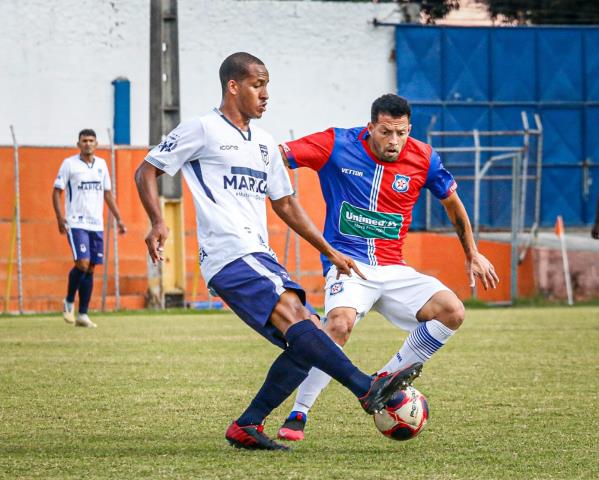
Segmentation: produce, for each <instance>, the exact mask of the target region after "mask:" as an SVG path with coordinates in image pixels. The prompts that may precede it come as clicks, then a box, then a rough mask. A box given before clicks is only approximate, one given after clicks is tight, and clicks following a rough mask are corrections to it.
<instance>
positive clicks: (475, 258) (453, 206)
mask: <svg viewBox="0 0 599 480" xmlns="http://www.w3.org/2000/svg"><path fill="white" fill-rule="evenodd" d="M441 204H442V205H443V207H444V208H445V211H446V212H447V216H448V217H449V220H451V223H452V224H453V226H454V228H455V231H456V233H457V235H458V238H459V239H460V243H461V244H462V249H463V250H464V253H465V254H466V270H467V272H468V277H469V278H470V286H471V287H474V284H475V278H476V277H478V278H479V279H480V281H481V282H482V284H483V287H484V289H485V290H487V289H488V288H489V286H490V287H492V288H496V287H497V284H498V283H499V277H498V276H497V274H496V273H495V268H494V267H493V264H492V263H491V262H490V261H489V260H488V259H487V258H486V257H485V256H484V255H483V254H482V253H480V252H479V251H478V248H477V247H476V243H475V242H474V235H473V234H472V226H471V225H470V219H469V218H468V213H467V212H466V208H465V207H464V204H463V203H462V200H460V197H459V196H458V194H457V192H453V193H452V194H451V195H449V196H448V197H446V198H444V199H442V200H441Z"/></svg>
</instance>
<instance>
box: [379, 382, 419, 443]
mask: <svg viewBox="0 0 599 480" xmlns="http://www.w3.org/2000/svg"><path fill="white" fill-rule="evenodd" d="M428 416H429V412H428V402H427V401H426V397H425V396H424V395H422V393H420V392H419V391H418V390H416V389H415V388H414V387H408V388H406V389H405V390H401V391H399V392H397V393H396V394H395V396H394V397H393V398H392V399H391V400H389V401H388V402H387V405H386V407H385V409H384V410H382V411H381V412H380V413H375V414H374V424H375V425H376V428H378V429H379V431H380V432H381V433H382V434H383V435H385V436H386V437H389V438H391V439H393V440H409V439H410V438H414V437H415V436H416V435H418V434H419V433H420V432H421V431H422V429H423V428H424V426H425V425H426V422H427V420H428Z"/></svg>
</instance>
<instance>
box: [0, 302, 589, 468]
mask: <svg viewBox="0 0 599 480" xmlns="http://www.w3.org/2000/svg"><path fill="white" fill-rule="evenodd" d="M94 321H96V322H97V323H98V324H99V328H98V329H96V330H85V329H76V328H73V327H69V326H67V325H66V324H65V323H64V322H63V321H62V320H61V319H60V318H57V317H22V318H18V317H13V318H6V317H5V318H2V319H0V478H44V479H47V478H65V479H71V478H72V479H81V478H88V479H92V478H115V479H136V478H152V479H155V478H182V479H183V478H185V479H187V478H199V479H211V478H219V479H220V478H222V479H226V478H230V479H236V480H237V479H244V478H256V479H269V478H273V479H304V478H313V479H343V480H346V479H398V478H410V479H471V478H472V479H473V478H484V479H487V478H488V479H508V480H514V479H533V478H534V479H536V478H543V479H550V478H560V479H570V478H580V479H591V478H599V460H598V458H599V433H598V432H599V414H598V413H597V412H598V411H599V399H598V395H599V394H598V391H599V388H598V387H599V308H597V307H581V308H576V309H568V308H554V309H549V308H543V309H534V308H526V309H486V310H473V311H470V312H469V314H468V318H467V321H466V323H465V324H464V326H463V327H462V329H461V330H460V332H459V333H458V334H457V335H456V336H455V337H454V338H453V339H452V340H451V341H450V342H449V343H448V344H447V346H446V347H444V349H443V350H441V351H440V352H439V353H438V354H437V355H436V356H435V357H434V358H433V359H432V360H431V361H430V362H428V363H427V365H426V367H425V370H424V374H423V377H422V378H421V379H419V380H418V381H417V383H416V386H417V387H418V388H419V389H420V390H421V391H423V392H424V393H425V394H426V395H427V397H428V399H429V403H430V407H431V420H430V422H429V424H428V425H427V428H426V429H425V430H424V431H423V433H422V434H421V435H420V436H419V437H418V438H416V439H414V440H411V441H409V442H393V441H391V440H388V439H386V438H384V437H383V436H382V435H380V434H379V433H378V432H377V431H376V430H375V428H374V425H373V423H372V419H371V418H369V416H367V415H365V414H364V413H363V412H362V411H361V409H360V407H359V406H358V403H357V402H356V401H355V400H354V399H353V398H352V396H351V394H350V393H349V392H347V391H345V390H344V389H343V388H342V387H340V386H339V385H337V384H331V386H330V387H329V388H328V389H327V390H326V391H325V393H324V394H323V395H322V397H321V398H320V399H319V401H318V403H317V405H316V407H315V408H314V410H313V412H312V413H311V415H310V417H311V418H310V422H309V424H308V429H307V440H306V441H305V442H302V443H299V444H297V445H294V446H295V448H294V451H293V452H292V453H290V454H285V453H281V452H246V451H238V450H235V449H232V448H230V447H228V446H227V445H226V443H225V440H224V437H223V434H224V430H225V428H226V427H227V425H228V423H229V422H230V421H231V419H232V418H234V417H235V416H236V415H238V414H239V413H240V412H241V411H242V410H243V408H244V407H245V406H246V404H247V403H248V402H249V400H250V399H251V397H252V396H253V394H254V392H255V391H256V390H257V388H258V387H259V385H260V384H261V382H262V379H263V377H264V374H265V372H266V370H267V368H268V366H269V365H270V363H271V362H272V360H273V359H274V357H275V355H276V354H277V350H276V349H275V347H272V346H270V345H269V344H267V342H266V341H264V340H262V339H261V338H260V337H258V336H257V335H256V334H255V333H253V332H252V331H251V330H250V329H249V328H247V327H245V326H244V325H243V324H242V323H241V321H240V320H238V319H236V318H234V317H233V316H232V315H222V314H221V315H201V316H200V315H198V316H189V315H176V314H169V315H163V316H158V315H141V314H140V315H131V316H126V317H118V316H106V317H102V316H100V315H94ZM404 336H405V335H404V334H403V333H401V332H399V331H397V330H396V329H394V328H393V327H391V326H389V324H387V323H386V322H385V321H384V320H383V319H382V318H381V317H379V316H377V315H370V316H368V317H367V318H366V319H365V320H363V321H362V323H361V324H360V325H359V327H358V328H357V329H356V331H355V334H354V337H353V338H352V341H351V342H350V345H349V347H348V348H347V352H348V354H349V355H350V356H351V357H352V358H353V359H354V361H355V362H356V363H357V364H358V365H359V366H361V367H363V368H364V369H365V371H367V372H371V371H374V370H376V368H377V367H379V366H381V365H382V364H384V363H385V362H386V361H387V360H388V357H390V356H391V355H392V354H393V353H394V352H395V351H396V349H397V347H398V346H399V345H400V342H401V341H402V340H403V338H404ZM290 405H291V402H290V401H288V402H287V403H286V404H284V405H283V407H282V408H280V409H278V410H277V411H276V412H274V413H273V415H272V417H271V419H270V422H269V423H268V424H267V431H268V432H269V433H271V434H272V433H274V432H275V431H276V429H277V427H278V425H279V423H280V422H281V421H282V420H283V418H284V416H285V415H286V413H287V410H288V408H289V407H290Z"/></svg>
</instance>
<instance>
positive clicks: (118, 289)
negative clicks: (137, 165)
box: [107, 128, 121, 310]
mask: <svg viewBox="0 0 599 480" xmlns="http://www.w3.org/2000/svg"><path fill="white" fill-rule="evenodd" d="M107 131H108V140H109V142H110V169H111V172H110V175H111V176H112V195H113V197H114V199H115V201H116V193H117V192H116V184H117V178H116V153H115V149H114V137H113V135H112V130H111V129H110V128H108V129H107ZM112 226H113V230H114V236H113V250H114V297H115V298H114V300H115V302H114V309H115V310H120V309H121V286H120V282H119V232H118V228H117V221H116V218H114V217H113V224H112Z"/></svg>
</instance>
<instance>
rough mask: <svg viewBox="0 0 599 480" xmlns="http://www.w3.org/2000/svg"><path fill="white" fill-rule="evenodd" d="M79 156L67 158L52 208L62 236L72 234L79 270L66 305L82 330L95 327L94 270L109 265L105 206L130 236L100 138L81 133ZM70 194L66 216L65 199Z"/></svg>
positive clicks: (90, 132) (66, 314)
mask: <svg viewBox="0 0 599 480" xmlns="http://www.w3.org/2000/svg"><path fill="white" fill-rule="evenodd" d="M77 146H78V147H79V153H78V154H77V155H73V156H72V157H68V158H65V159H64V160H63V162H62V165H61V166H60V170H59V171H58V176H57V177H56V180H55V181H54V190H53V191H52V205H53V206H54V212H55V213H56V220H57V221H58V231H59V232H60V233H61V234H63V235H64V234H66V236H67V240H68V242H69V246H70V247H71V252H72V253H73V260H74V261H75V265H74V266H73V268H72V269H71V271H70V272H69V278H68V287H67V296H66V298H65V299H64V301H63V311H62V316H63V318H64V320H65V322H67V323H70V324H73V323H74V324H75V326H77V327H91V328H93V327H95V326H96V324H95V323H93V322H92V321H91V320H90V319H89V316H88V314H87V310H88V307H89V301H90V299H91V296H92V290H93V287H94V267H95V266H96V265H101V264H102V263H103V261H104V238H103V231H104V217H103V214H104V202H106V204H107V205H108V208H110V211H111V212H112V214H113V215H114V218H116V220H117V223H118V231H119V233H121V234H122V233H125V232H126V231H127V229H126V227H125V224H124V223H123V222H122V221H121V215H120V213H119V209H118V207H117V206H116V202H115V201H114V197H113V196H112V193H111V192H110V190H111V183H110V175H109V173H108V167H107V166H106V162H105V161H104V159H102V158H100V157H96V156H95V155H94V152H95V150H96V147H97V146H98V141H97V139H96V133H95V132H94V131H93V130H91V129H84V130H81V131H80V132H79V140H78V142H77ZM63 190H66V197H65V211H66V216H65V215H63V213H62V208H61V206H60V203H61V202H60V197H61V196H62V192H63ZM77 292H79V313H78V315H77V318H76V319H75V313H74V311H75V308H74V304H75V294H76V293H77Z"/></svg>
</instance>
